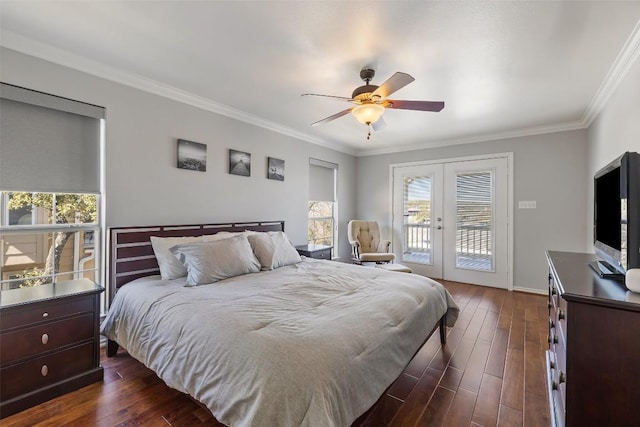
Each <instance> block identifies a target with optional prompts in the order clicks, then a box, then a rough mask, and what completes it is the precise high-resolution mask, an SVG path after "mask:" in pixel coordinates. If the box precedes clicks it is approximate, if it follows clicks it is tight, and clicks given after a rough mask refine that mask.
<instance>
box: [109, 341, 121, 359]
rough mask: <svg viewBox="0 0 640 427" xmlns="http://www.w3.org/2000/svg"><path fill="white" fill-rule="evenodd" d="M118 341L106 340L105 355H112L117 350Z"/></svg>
mask: <svg viewBox="0 0 640 427" xmlns="http://www.w3.org/2000/svg"><path fill="white" fill-rule="evenodd" d="M118 347H119V345H118V343H117V342H115V341H111V340H107V357H113V356H115V355H116V353H117V352H118Z"/></svg>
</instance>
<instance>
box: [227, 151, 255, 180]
mask: <svg viewBox="0 0 640 427" xmlns="http://www.w3.org/2000/svg"><path fill="white" fill-rule="evenodd" d="M229 173H230V174H231V175H239V176H251V153H246V152H244V151H238V150H231V149H230V150H229Z"/></svg>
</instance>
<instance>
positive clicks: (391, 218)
mask: <svg viewBox="0 0 640 427" xmlns="http://www.w3.org/2000/svg"><path fill="white" fill-rule="evenodd" d="M497 158H506V159H507V168H508V171H507V215H508V223H507V234H508V236H507V289H508V290H510V291H512V290H513V200H514V195H513V191H514V190H513V175H514V173H513V152H506V153H493V154H481V155H477V156H464V157H452V158H445V159H431V160H424V161H416V162H405V163H391V164H390V165H389V207H390V209H389V223H388V227H389V229H390V230H393V223H394V210H395V209H394V206H393V188H394V182H393V180H394V178H393V171H394V168H397V167H407V166H425V165H432V164H440V163H455V162H464V161H469V160H488V159H497ZM394 234H395V233H391V235H392V237H391V238H392V241H391V245H392V246H393V245H395V244H397V242H394V241H393V235H394Z"/></svg>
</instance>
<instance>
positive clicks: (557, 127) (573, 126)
mask: <svg viewBox="0 0 640 427" xmlns="http://www.w3.org/2000/svg"><path fill="white" fill-rule="evenodd" d="M586 127H587V126H586V125H585V123H584V121H582V120H576V121H573V122H566V123H558V124H553V125H545V126H536V127H531V128H526V129H518V130H513V131H506V132H497V133H491V134H485V135H479V136H472V137H468V138H459V139H443V140H439V141H429V142H425V143H421V144H415V145H407V146H401V147H394V148H380V149H373V150H360V151H358V152H357V153H356V156H358V157H364V156H376V155H379V154H393V153H401V152H405V151H416V150H425V149H428V148H437V147H449V146H452V145H461V144H473V143H476V142H490V141H498V140H502V139H509V138H521V137H524V136H534V135H544V134H547V133H556V132H566V131H571V130H578V129H584V128H586Z"/></svg>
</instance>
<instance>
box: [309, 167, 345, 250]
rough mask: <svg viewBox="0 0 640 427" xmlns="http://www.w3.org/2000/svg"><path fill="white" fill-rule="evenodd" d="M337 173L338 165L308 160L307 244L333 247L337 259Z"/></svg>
mask: <svg viewBox="0 0 640 427" xmlns="http://www.w3.org/2000/svg"><path fill="white" fill-rule="evenodd" d="M337 172H338V165H336V164H335V163H329V162H325V161H322V160H317V159H309V213H308V218H309V227H308V243H309V244H310V245H311V244H313V245H325V246H333V253H332V256H334V257H337V256H338V253H337V252H338V251H337V244H336V243H337V227H336V224H337V220H336V218H337V217H338V213H337V210H338V206H337V205H338V203H337V202H336V200H337V197H336V194H337V185H336V181H337V179H336V178H337Z"/></svg>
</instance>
